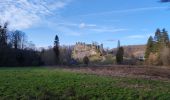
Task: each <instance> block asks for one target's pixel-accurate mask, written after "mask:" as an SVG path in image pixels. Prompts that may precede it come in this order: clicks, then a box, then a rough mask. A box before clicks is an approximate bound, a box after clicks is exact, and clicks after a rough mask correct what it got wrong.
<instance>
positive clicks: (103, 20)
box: [0, 0, 170, 48]
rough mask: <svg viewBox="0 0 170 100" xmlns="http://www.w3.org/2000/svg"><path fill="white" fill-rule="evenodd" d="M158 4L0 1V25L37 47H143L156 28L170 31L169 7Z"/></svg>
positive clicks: (149, 0) (139, 0)
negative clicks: (94, 44)
mask: <svg viewBox="0 0 170 100" xmlns="http://www.w3.org/2000/svg"><path fill="white" fill-rule="evenodd" d="M158 1H159V0H0V23H4V22H5V21H8V22H9V30H16V29H17V30H21V31H23V32H25V33H26V35H27V36H28V40H30V41H32V42H33V43H34V44H35V45H36V46H37V47H48V46H53V42H54V37H55V35H58V36H59V39H60V45H74V44H75V43H76V42H86V43H92V42H98V43H99V44H101V43H103V44H104V47H105V48H114V47H117V41H118V40H120V41H121V45H138V44H146V42H147V39H148V37H149V36H150V35H154V32H155V30H156V29H157V28H160V29H162V28H166V30H167V31H170V3H160V2H158Z"/></svg>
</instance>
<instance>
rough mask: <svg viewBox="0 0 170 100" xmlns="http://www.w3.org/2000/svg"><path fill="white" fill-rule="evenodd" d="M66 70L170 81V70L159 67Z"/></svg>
mask: <svg viewBox="0 0 170 100" xmlns="http://www.w3.org/2000/svg"><path fill="white" fill-rule="evenodd" d="M64 69H65V70H68V71H73V72H78V73H86V74H96V75H105V76H119V77H132V78H146V79H161V80H170V68H168V67H159V66H129V65H110V66H88V67H64Z"/></svg>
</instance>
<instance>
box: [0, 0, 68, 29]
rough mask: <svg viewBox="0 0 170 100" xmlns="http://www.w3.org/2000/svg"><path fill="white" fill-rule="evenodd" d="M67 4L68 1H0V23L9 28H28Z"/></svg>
mask: <svg viewBox="0 0 170 100" xmlns="http://www.w3.org/2000/svg"><path fill="white" fill-rule="evenodd" d="M69 2H70V0H57V1H56V0H1V1H0V21H1V22H5V21H8V22H9V23H10V27H11V28H17V29H25V28H29V27H31V26H32V25H34V24H36V23H38V22H40V21H42V20H43V17H45V16H47V15H52V14H53V13H52V12H53V11H57V10H59V9H61V8H63V7H65V6H66V5H67V4H68V3H69Z"/></svg>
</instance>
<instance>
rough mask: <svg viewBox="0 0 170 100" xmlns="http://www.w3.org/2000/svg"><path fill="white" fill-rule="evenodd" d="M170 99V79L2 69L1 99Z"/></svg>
mask: <svg viewBox="0 0 170 100" xmlns="http://www.w3.org/2000/svg"><path fill="white" fill-rule="evenodd" d="M16 99H17V100H20V99H22V100H49V99H50V100H58V99H59V100H89V99H90V100H91V99H92V100H96V99H97V100H100V99H101V100H170V82H168V81H167V82H163V81H159V80H157V81H156V80H145V79H134V78H133V79H130V78H119V77H106V76H97V75H87V74H80V73H79V74H78V73H73V72H69V71H65V70H62V69H47V68H0V100H16Z"/></svg>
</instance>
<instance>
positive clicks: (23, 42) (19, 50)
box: [0, 23, 42, 66]
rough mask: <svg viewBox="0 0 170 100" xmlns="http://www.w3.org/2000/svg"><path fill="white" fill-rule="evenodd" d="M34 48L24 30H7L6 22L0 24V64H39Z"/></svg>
mask: <svg viewBox="0 0 170 100" xmlns="http://www.w3.org/2000/svg"><path fill="white" fill-rule="evenodd" d="M34 49H35V47H34V44H32V43H31V42H28V41H27V39H26V35H25V33H24V32H22V31H19V30H14V31H9V30H8V23H4V24H3V25H0V66H37V65H41V64H42V62H41V58H40V56H39V52H37V51H36V50H34Z"/></svg>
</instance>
